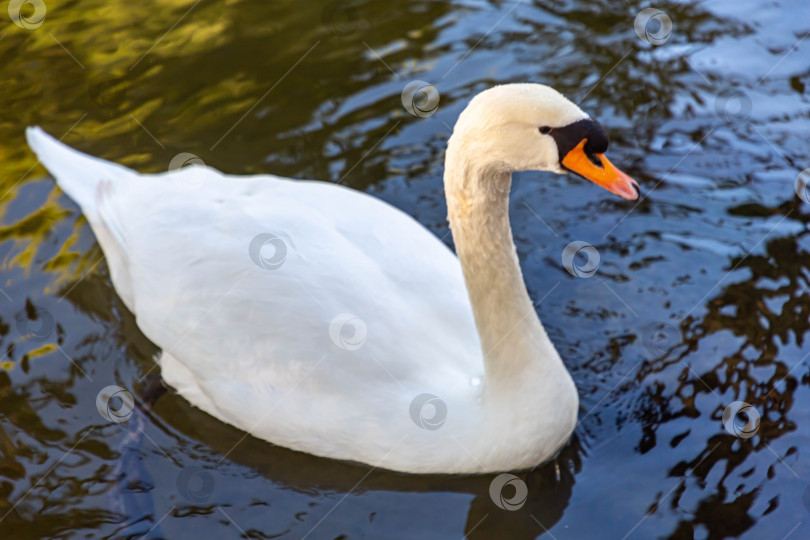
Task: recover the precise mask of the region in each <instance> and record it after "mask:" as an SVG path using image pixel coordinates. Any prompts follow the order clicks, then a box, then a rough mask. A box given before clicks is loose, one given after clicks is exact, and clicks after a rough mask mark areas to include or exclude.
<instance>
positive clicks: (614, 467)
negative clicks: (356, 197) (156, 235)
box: [0, 0, 810, 540]
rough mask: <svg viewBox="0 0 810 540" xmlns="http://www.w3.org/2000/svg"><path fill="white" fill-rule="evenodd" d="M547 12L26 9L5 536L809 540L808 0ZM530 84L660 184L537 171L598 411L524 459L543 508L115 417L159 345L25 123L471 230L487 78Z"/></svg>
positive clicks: (539, 8)
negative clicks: (448, 206) (801, 189)
mask: <svg viewBox="0 0 810 540" xmlns="http://www.w3.org/2000/svg"><path fill="white" fill-rule="evenodd" d="M547 4H549V5H547ZM550 4H552V3H545V2H543V3H541V2H534V3H532V2H529V1H524V2H520V3H513V2H472V1H458V2H451V3H446V2H424V1H422V2H388V1H385V2H383V1H380V0H371V1H368V2H356V3H346V4H335V3H332V4H329V5H317V4H315V3H310V2H292V1H278V2H272V3H269V2H263V1H259V0H243V1H231V2H224V1H217V0H212V1H201V2H197V3H194V2H191V1H189V0H186V1H178V0H176V1H173V2H160V3H157V2H141V3H132V2H124V1H121V0H118V1H101V0H80V1H75V2H57V1H48V2H47V6H46V7H47V9H46V15H45V18H44V19H43V20H41V21H39V22H37V21H38V19H40V18H41V14H42V13H41V12H36V11H35V9H34V8H33V5H31V4H29V5H27V6H24V7H23V12H22V13H23V16H24V17H25V19H23V20H18V22H20V24H21V25H22V26H32V28H29V29H25V28H21V27H19V26H18V25H15V24H13V23H12V22H9V19H5V22H4V23H3V24H2V25H0V84H1V85H2V92H0V111H2V112H0V163H2V165H0V189H2V196H1V197H0V198H1V199H2V201H1V202H0V204H1V205H2V228H0V242H2V244H0V251H1V252H2V261H3V267H2V273H3V280H2V283H0V286H2V291H3V294H2V295H0V296H2V298H0V319H1V320H0V337H1V338H2V345H3V349H4V354H5V356H4V357H3V360H2V364H1V365H2V371H0V413H2V415H1V416H0V518H1V519H0V534H1V535H2V537H3V538H25V539H28V538H56V537H58V538H102V537H104V538H106V537H140V536H142V535H146V536H147V537H149V538H242V537H245V538H301V537H307V538H313V539H314V538H360V537H366V538H460V537H462V536H464V535H468V536H469V537H470V538H535V537H540V536H544V535H545V536H546V537H548V538H555V539H559V540H563V539H571V538H594V537H598V538H611V539H612V538H616V539H621V538H639V539H646V538H693V537H694V538H712V539H714V538H729V537H741V538H757V539H760V538H768V539H770V538H774V539H782V538H786V537H787V538H806V537H808V534H809V533H810V489H809V488H808V486H810V460H809V459H808V455H807V452H808V450H807V448H808V443H810V441H808V438H810V412H808V411H810V407H808V403H809V401H810V395H809V394H810V392H808V385H809V384H810V371H809V370H808V364H807V357H808V355H810V344H808V343H807V342H806V336H807V332H808V329H810V324H809V323H808V315H809V314H810V302H808V300H807V291H808V288H809V287H810V284H809V283H808V280H809V279H810V252H808V249H810V238H808V227H807V225H808V221H810V205H808V204H807V203H805V202H803V201H802V200H801V199H800V198H799V197H797V195H796V192H795V190H794V185H795V180H796V178H797V175H798V174H799V173H800V171H801V170H803V169H804V168H806V167H810V149H809V148H808V145H807V133H808V130H810V92H809V91H808V85H810V66H809V65H808V61H807V58H808V48H810V40H804V38H805V37H806V36H807V35H808V32H810V13H809V12H808V11H807V7H806V5H805V3H804V2H802V1H801V0H793V1H790V0H784V1H770V2H765V1H764V0H735V1H725V0H718V1H713V2H703V3H697V2H692V3H681V4H677V5H675V4H660V5H658V6H650V5H648V4H646V3H645V4H641V3H637V2H635V1H633V2H630V1H628V2H607V1H598V0H575V1H566V2H555V3H553V5H550ZM649 7H658V8H660V9H662V10H664V11H665V12H666V16H667V17H669V20H670V21H671V22H672V26H671V29H670V27H669V26H668V24H667V20H666V19H664V18H662V17H661V16H660V15H658V16H655V17H653V18H652V19H650V20H649V21H648V24H647V25H646V26H644V25H642V26H641V32H640V33H641V35H642V36H644V37H645V39H646V41H644V40H643V39H641V38H640V37H639V36H638V35H637V34H636V31H635V30H634V24H633V23H634V20H635V19H636V16H637V15H638V14H639V13H640V11H641V10H642V9H643V8H649ZM649 14H650V12H646V16H647V17H648V18H649V16H650V15H649ZM0 15H2V17H5V14H0ZM653 15H655V14H654V13H653ZM26 20H27V21H28V22H26ZM645 29H646V31H647V33H645ZM670 31H671V35H669V33H670ZM650 42H653V43H658V44H657V45H654V44H651V43H650ZM414 80H421V81H425V82H427V83H429V84H431V85H433V87H435V89H436V91H437V92H438V95H439V96H440V101H439V105H438V108H437V109H436V110H435V114H423V116H424V117H419V116H414V115H413V114H411V113H410V112H408V111H407V110H405V108H404V107H403V105H402V102H401V96H400V94H401V92H402V90H403V88H405V86H406V85H407V84H408V83H410V82H411V81H414ZM518 81H535V82H543V83H547V84H550V85H553V86H554V87H556V88H557V89H559V90H560V91H562V92H563V93H565V94H566V95H568V96H569V97H570V98H572V99H573V100H574V101H576V102H581V106H582V107H583V108H584V109H585V110H587V111H589V112H590V113H591V114H592V115H594V116H595V117H596V118H598V119H599V120H600V121H601V122H602V124H603V125H604V126H605V127H606V128H607V130H608V131H609V133H610V135H611V139H612V144H611V148H610V151H609V155H610V157H611V159H612V161H613V162H614V163H616V164H617V165H618V166H620V167H621V168H622V169H624V170H626V171H627V172H628V173H629V174H631V175H632V176H634V177H635V178H636V179H638V180H639V182H640V183H641V185H642V194H643V195H644V197H643V198H642V199H641V200H640V202H638V204H635V203H629V202H626V201H622V200H620V199H618V198H616V197H613V196H611V195H609V194H608V193H606V192H604V191H602V190H599V189H598V188H596V187H594V186H592V185H590V184H588V183H587V182H584V181H581V180H579V179H576V178H572V177H564V176H555V175H551V174H540V173H521V174H519V175H517V177H516V181H515V182H514V186H513V191H512V202H511V212H512V214H511V215H512V225H513V227H514V229H515V237H516V242H517V246H518V253H519V255H520V258H521V263H522V265H523V269H524V274H525V278H526V281H527V285H528V288H529V291H530V293H531V295H532V298H533V299H534V300H535V301H536V302H539V304H538V307H537V310H538V313H539V314H540V316H541V318H542V320H543V321H544V323H545V325H546V328H547V329H548V332H549V334H550V335H551V337H552V339H553V341H554V342H555V344H556V345H557V347H558V349H559V351H560V353H561V355H562V357H563V358H564V359H565V361H566V363H567V365H568V366H569V368H570V370H571V371H572V374H573V377H574V379H575V381H576V383H577V386H578V388H579V391H580V396H581V402H582V410H581V411H580V424H579V426H578V427H577V429H576V432H575V436H574V437H573V438H572V440H571V442H570V443H569V444H568V445H567V446H566V447H565V448H564V450H563V451H562V452H561V454H560V455H559V457H558V458H557V459H556V460H555V461H554V462H551V463H549V464H547V465H545V466H543V467H540V468H538V469H537V470H534V471H531V472H519V473H517V476H518V479H519V481H522V482H525V484H526V486H527V489H528V494H527V496H526V500H525V503H524V505H523V506H522V507H521V508H519V509H517V510H508V509H503V508H500V507H499V506H498V505H497V504H496V501H495V500H494V499H493V498H491V497H490V486H491V483H492V482H493V479H494V477H495V475H486V476H481V477H466V478H453V477H439V476H434V477H412V476H407V475H401V474H394V473H390V472H386V471H381V470H375V469H371V468H369V467H366V466H359V465H351V464H343V463H336V462H332V461H329V460H324V459H319V458H314V457H311V456H308V455H304V454H299V453H295V452H292V451H288V450H285V449H280V448H275V447H273V446H271V445H269V444H267V443H264V442H261V441H257V440H253V439H251V438H247V439H244V440H243V439H242V433H240V432H238V431H236V430H234V429H231V428H229V427H228V426H226V425H224V424H222V423H220V422H218V421H216V420H214V419H212V418H210V417H208V416H206V415H205V414H203V413H201V412H199V411H197V410H195V409H194V408H193V407H191V406H190V405H189V404H188V403H186V402H185V401H184V400H183V399H181V398H179V397H177V396H175V395H173V394H172V393H171V392H170V393H168V394H166V395H165V396H163V397H161V398H160V399H159V400H158V401H157V404H156V405H155V407H154V409H153V410H152V411H151V412H149V413H147V414H144V413H142V412H141V411H139V410H136V412H135V413H134V414H133V415H132V416H130V417H129V419H128V420H127V421H125V422H120V423H118V422H113V421H108V420H105V419H104V418H103V417H102V416H101V415H100V414H99V412H98V410H97V408H96V396H97V395H98V394H99V392H100V391H101V389H102V388H104V387H106V386H109V385H116V386H120V387H122V388H125V389H129V390H131V391H132V392H133V394H135V395H136V396H137V395H140V394H139V392H140V390H139V388H140V386H141V385H142V383H141V382H139V381H142V380H144V381H145V380H148V379H143V378H144V376H145V375H146V374H148V373H150V372H153V371H154V368H153V365H154V363H153V360H152V359H153V357H154V355H155V353H156V348H155V346H154V345H152V344H151V343H150V342H149V341H148V340H147V339H145V338H144V337H143V336H142V335H141V334H140V332H139V331H138V329H137V327H136V325H135V322H134V319H133V317H132V315H131V314H129V313H128V312H127V310H126V309H125V308H124V306H123V305H122V303H121V301H120V300H119V299H118V297H117V296H116V294H115V292H114V291H113V289H112V287H111V285H110V280H109V274H108V270H107V267H106V264H105V262H104V261H103V259H102V257H101V253H100V250H99V248H98V246H97V244H96V242H95V240H94V237H93V235H92V233H91V231H90V229H89V227H88V226H87V224H86V222H85V220H84V218H82V217H81V215H80V213H79V212H78V210H77V208H76V206H75V205H74V204H73V203H72V202H71V201H70V200H69V199H68V198H67V197H66V196H65V195H63V194H62V193H61V192H60V191H58V190H57V189H55V188H54V186H53V182H52V180H50V179H49V178H48V177H46V176H43V175H44V174H45V172H44V170H43V169H42V168H41V167H40V166H37V165H36V162H35V160H34V157H33V156H32V155H31V153H30V152H29V151H28V149H27V148H26V146H25V144H24V140H23V128H24V127H25V126H26V125H34V124H38V125H42V126H43V127H44V128H46V129H47V130H48V131H49V132H51V133H53V134H55V135H56V136H63V138H64V141H65V142H67V143H69V144H71V145H73V146H75V147H77V148H80V149H82V150H84V151H87V152H89V153H92V154H95V155H99V156H102V157H105V158H108V159H112V160H114V161H118V162H121V163H124V164H126V165H129V166H131V167H135V168H137V169H139V170H141V171H145V172H156V171H162V170H166V169H167V168H168V167H169V165H170V164H171V163H172V160H173V159H175V158H176V157H177V156H178V155H179V154H181V153H187V154H192V156H191V157H189V156H188V155H185V156H182V157H180V158H177V159H179V160H180V162H181V163H182V162H185V161H188V160H190V159H191V160H193V159H199V160H202V161H203V162H205V163H206V164H209V165H211V166H214V167H217V168H219V169H221V170H224V171H227V172H230V173H240V174H241V173H257V172H273V173H276V174H280V175H285V176H290V177H294V178H317V179H324V180H331V181H343V183H345V184H348V185H350V186H352V187H354V188H356V189H361V190H366V191H368V192H370V193H373V194H374V195H375V196H377V197H380V198H381V199H384V200H386V201H389V202H391V203H392V204H394V205H395V206H397V207H399V208H401V209H403V210H404V211H405V212H407V213H409V214H411V215H413V216H414V217H415V218H416V219H418V220H419V221H420V222H422V223H423V224H425V225H426V226H427V227H429V228H430V229H431V230H432V231H433V232H435V233H436V234H437V235H439V236H440V237H445V238H446V241H448V242H449V236H446V235H447V232H448V230H447V223H446V221H445V211H446V210H445V204H444V200H443V193H442V187H441V174H442V164H443V148H444V145H445V143H446V140H447V138H448V136H449V133H450V128H451V126H452V125H453V123H454V122H455V119H456V117H457V115H458V114H459V112H460V111H461V110H462V109H463V107H464V106H465V104H466V102H467V101H468V100H469V99H470V97H471V96H472V95H474V94H475V93H476V92H478V91H480V90H483V89H484V88H487V87H489V86H491V85H492V84H495V83H503V82H518ZM429 98H430V96H428V95H425V96H423V98H422V101H420V102H419V104H420V106H424V107H426V109H425V110H427V112H428V113H432V112H434V111H433V108H435V107H433V108H431V104H430V103H429ZM194 156H196V158H195V157H194ZM573 241H582V242H586V243H587V244H590V245H591V246H593V247H594V248H595V249H596V250H597V252H598V254H599V257H600V264H599V267H598V270H597V271H596V272H595V273H594V275H593V276H592V277H590V278H576V277H573V276H571V275H570V274H569V273H568V272H566V270H565V269H564V268H563V265H562V264H561V261H560V258H561V254H562V252H563V250H564V248H565V246H567V245H568V244H569V243H570V242H573ZM578 257H579V258H581V259H582V260H579V259H576V264H578V265H580V266H583V265H585V264H586V263H585V260H584V254H580V255H578ZM226 362H227V359H223V365H224V366H225V365H226ZM734 402H744V403H746V404H749V405H750V406H751V407H750V408H747V409H746V410H747V414H748V416H747V417H746V415H745V413H741V414H740V415H738V416H737V417H736V424H729V427H730V428H732V431H733V429H734V425H736V426H737V428H738V429H740V428H741V427H743V424H745V422H746V419H751V420H752V423H751V424H749V427H751V429H750V433H746V432H742V433H740V436H735V435H732V434H731V433H729V431H727V430H726V429H725V428H724V425H723V412H724V411H725V410H726V409H727V407H729V406H730V405H731V404H732V403H734ZM116 406H117V407H120V406H121V403H118V404H117V405H116ZM740 406H743V405H738V406H737V407H738V408H739V407H740ZM537 414H538V415H542V414H544V411H537ZM756 417H759V423H758V424H757V423H755V422H754V420H756ZM733 420H734V419H733ZM749 435H752V436H750V437H749ZM514 489H515V488H514V483H513V486H511V487H510V486H506V487H504V489H503V492H502V493H503V495H504V496H505V497H506V498H507V499H509V498H511V497H512V496H513V494H514ZM497 502H500V500H498V501H497ZM501 506H503V504H501Z"/></svg>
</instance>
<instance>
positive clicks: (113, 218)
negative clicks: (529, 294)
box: [32, 140, 482, 425]
mask: <svg viewBox="0 0 810 540" xmlns="http://www.w3.org/2000/svg"><path fill="white" fill-rule="evenodd" d="M53 145H57V146H53ZM32 146H34V147H35V149H37V152H38V154H39V155H40V158H41V159H42V160H43V162H45V164H46V166H48V168H49V169H50V170H51V171H52V172H53V173H54V175H55V176H56V177H57V179H58V180H59V182H60V185H63V184H67V185H69V186H70V187H68V188H67V191H68V193H70V194H71V196H74V194H76V195H77V198H78V200H79V203H80V204H81V205H82V208H83V209H84V210H85V213H87V214H88V218H89V220H90V222H91V224H92V226H93V228H94V230H95V231H96V233H97V235H98V237H99V241H100V242H101V244H102V247H103V249H104V251H105V253H106V254H107V256H108V258H109V259H110V266H111V268H112V269H114V271H113V280H114V284H115V286H116V289H117V290H118V291H119V292H120V293H121V294H122V298H124V300H125V301H126V302H127V305H128V306H129V307H130V309H131V310H132V311H133V312H134V313H135V315H136V317H137V321H138V325H139V326H140V328H141V329H142V330H143V331H144V333H145V334H146V335H147V336H148V337H149V338H150V339H151V340H153V341H154V342H155V343H156V344H157V345H159V346H160V347H161V348H163V349H164V350H165V351H166V352H168V353H169V354H170V355H171V357H172V358H174V359H176V360H177V361H178V362H180V363H182V364H183V366H185V368H186V369H187V370H188V372H189V373H191V374H193V376H194V377H195V378H196V379H197V381H196V382H197V384H198V385H199V387H200V388H202V389H203V391H205V389H206V388H210V389H211V392H212V393H214V394H216V396H217V405H220V404H222V403H223V401H228V404H227V406H225V405H224V404H223V407H224V408H225V409H228V410H223V411H220V416H225V417H228V416H229V415H232V416H241V417H242V418H241V420H242V421H241V422H236V421H234V422H233V423H236V424H237V425H239V424H243V423H244V410H242V411H238V409H239V408H240V402H241V403H243V405H244V407H250V406H255V404H256V403H264V402H266V400H267V396H276V398H277V399H281V396H284V395H286V394H287V393H289V392H291V391H292V390H293V389H295V388H300V389H301V390H302V391H303V394H304V395H306V394H310V395H312V394H311V393H312V392H315V393H316V394H314V395H318V396H319V397H320V399H321V400H326V401H328V400H329V395H330V393H334V395H336V396H337V395H340V396H341V399H342V400H343V402H344V403H345V402H346V401H345V394H346V393H347V392H348V393H363V392H371V391H373V392H376V393H379V394H380V395H381V396H385V395H386V394H393V393H402V388H407V389H408V392H412V391H414V390H417V389H424V391H429V390H431V389H435V388H438V387H441V388H444V389H445V391H449V390H448V387H450V386H453V385H460V386H466V385H468V382H469V377H470V376H471V375H475V374H481V370H482V362H481V359H480V345H479V343H478V338H477V334H476V332H475V328H474V323H473V319H472V311H471V309H470V305H469V300H468V297H467V293H466V289H465V287H464V282H463V277H462V273H461V268H460V264H459V262H458V259H457V258H456V257H455V256H454V255H453V254H452V252H450V251H449V250H448V249H447V248H446V246H444V245H443V244H442V243H441V242H440V241H439V240H438V239H437V238H436V237H435V236H434V235H432V234H431V233H430V232H429V231H427V230H426V229H424V228H423V227H422V226H421V225H420V224H419V223H417V222H416V221H414V220H413V219H412V218H410V217H409V216H407V215H406V214H404V213H402V212H400V211H399V210H397V209H395V208H393V207H391V206H390V205H388V204H386V203H384V202H382V201H379V200H377V199H375V198H373V197H370V196H368V195H366V194H363V193H360V192H357V191H353V190H350V189H347V188H344V187H341V186H335V185H332V184H328V183H323V182H303V181H301V182H298V181H289V180H283V179H279V178H276V177H270V176H258V177H228V176H224V175H222V174H220V173H218V172H217V171H214V170H213V169H210V168H205V167H187V168H183V169H180V170H178V171H173V172H170V173H165V174H160V175H137V174H135V173H133V172H132V171H130V170H128V169H123V168H120V167H119V166H114V165H112V164H109V165H110V166H109V168H105V167H100V166H99V163H102V164H104V163H106V162H103V161H101V160H95V159H94V158H89V157H87V156H84V155H82V154H80V153H78V152H75V151H73V150H69V149H68V150H67V151H65V150H64V148H65V147H63V146H62V145H59V143H56V142H55V141H53V143H51V142H50V141H43V140H38V141H36V142H35V144H33V145H32ZM52 146H53V148H52ZM70 152H72V153H74V154H75V156H74V155H72V154H70ZM57 154H58V155H59V159H58V160H57V159H54V158H53V156H54V155H57ZM81 160H92V161H91V162H89V164H90V165H92V167H93V174H92V175H85V178H84V180H83V181H85V182H91V181H92V182H95V184H96V185H95V187H94V188H93V189H92V190H90V189H86V188H85V187H81V188H77V187H73V186H72V184H73V183H76V182H78V181H79V180H77V179H76V178H73V176H74V175H75V172H74V171H78V170H81V167H82V165H84V164H85V163H84V162H82V161H81ZM65 162H67V164H65ZM99 167H100V170H99V169H98V168H99ZM62 169H64V170H66V171H69V172H68V173H63V172H62ZM66 178H69V180H68V181H67V182H66V181H65V179H66ZM257 245H258V246H259V250H257V249H256V246H257ZM262 245H264V248H263V249H262ZM251 246H253V247H251ZM257 253H258V255H257ZM262 257H263V259H262ZM257 261H258V262H257ZM412 389H414V390H412ZM408 395H409V394H408ZM226 397H227V399H225V398H226ZM260 398H261V399H260ZM262 399H264V400H265V401H262ZM251 404H253V405H251ZM209 412H211V411H209Z"/></svg>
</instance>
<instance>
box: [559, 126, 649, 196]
mask: <svg viewBox="0 0 810 540" xmlns="http://www.w3.org/2000/svg"><path fill="white" fill-rule="evenodd" d="M586 142H588V139H582V142H580V143H579V144H578V145H577V146H576V148H574V149H573V150H571V151H570V152H568V154H566V156H565V157H564V158H563V160H562V164H563V165H564V166H565V167H566V168H567V169H569V170H571V171H573V172H575V173H577V174H578V175H580V176H582V177H584V178H587V179H588V180H590V181H591V182H593V183H594V184H596V185H597V186H601V187H603V188H605V189H606V190H608V191H610V192H611V193H615V194H616V195H618V196H619V197H622V198H624V199H627V200H629V201H635V200H636V199H638V191H637V190H636V187H638V182H636V181H635V180H633V179H632V178H630V177H629V176H627V175H626V174H624V173H623V172H622V171H620V170H619V169H617V168H616V167H615V166H614V165H613V163H611V162H610V161H609V160H608V158H606V157H605V154H595V156H596V157H597V158H598V159H599V161H601V162H602V166H601V167H599V166H597V165H594V164H593V162H592V161H591V160H590V159H588V156H587V155H586V154H585V143H586Z"/></svg>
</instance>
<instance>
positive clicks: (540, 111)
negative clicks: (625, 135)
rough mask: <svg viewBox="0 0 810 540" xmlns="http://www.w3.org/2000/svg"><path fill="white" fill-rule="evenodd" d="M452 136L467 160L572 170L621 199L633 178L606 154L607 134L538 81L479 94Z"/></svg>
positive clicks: (629, 195)
mask: <svg viewBox="0 0 810 540" xmlns="http://www.w3.org/2000/svg"><path fill="white" fill-rule="evenodd" d="M453 139H457V141H453V140H451V142H456V143H458V144H460V145H461V147H462V148H463V150H462V151H463V152H464V153H465V154H466V155H467V156H468V159H474V160H484V161H486V163H484V164H482V165H483V166H485V167H495V168H498V169H502V170H506V171H508V172H513V171H527V170H541V171H552V172H556V173H565V172H573V173H576V174H578V175H580V176H582V177H583V178H586V179H588V180H590V181H591V182H593V183H595V184H597V185H599V186H601V187H603V188H605V189H607V190H608V191H610V192H611V193H615V194H616V195H619V196H620V197H624V198H625V199H629V200H635V199H637V198H638V191H637V190H636V186H637V185H638V184H637V183H636V181H635V180H633V179H632V178H630V177H629V176H627V175H626V174H625V173H623V172H622V171H620V170H619V169H617V168H616V167H615V166H614V165H613V164H612V163H611V162H610V161H608V159H607V158H606V157H605V155H604V153H605V151H606V150H607V147H608V136H607V134H606V133H605V130H604V129H602V126H600V125H599V123H598V122H597V121H596V120H593V119H592V118H591V117H590V116H588V115H587V114H585V113H584V112H583V111H582V109H580V108H579V107H577V106H576V105H575V104H574V103H572V102H570V101H569V100H567V99H566V98H565V97H564V96H563V95H562V94H560V93H559V92H557V91H556V90H554V89H553V88H549V87H548V86H544V85H542V84H506V85H502V86H496V87H493V88H490V89H489V90H485V91H484V92H481V93H480V94H478V95H477V96H475V98H473V100H472V101H471V102H470V104H469V105H468V106H467V108H466V109H465V110H464V112H462V113H461V116H460V117H459V119H458V122H457V123H456V127H455V129H454V131H453Z"/></svg>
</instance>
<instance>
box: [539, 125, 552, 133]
mask: <svg viewBox="0 0 810 540" xmlns="http://www.w3.org/2000/svg"><path fill="white" fill-rule="evenodd" d="M540 133H542V134H543V135H548V134H549V133H551V128H550V127H548V126H543V127H541V128H540Z"/></svg>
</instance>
